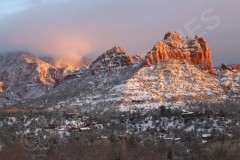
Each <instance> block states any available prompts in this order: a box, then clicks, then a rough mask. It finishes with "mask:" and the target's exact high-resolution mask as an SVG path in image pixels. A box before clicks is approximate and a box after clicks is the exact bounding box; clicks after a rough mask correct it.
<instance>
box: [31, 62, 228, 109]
mask: <svg viewBox="0 0 240 160" xmlns="http://www.w3.org/2000/svg"><path fill="white" fill-rule="evenodd" d="M227 98H228V96H227V94H226V93H225V90H224V89H223V87H222V86H221V82H220V81H219V80H218V79H217V77H215V76H212V75H210V74H208V73H205V72H204V71H202V70H200V69H198V68H197V67H195V66H194V65H192V64H189V63H188V62H185V63H184V64H183V63H182V62H179V61H177V60H169V61H167V62H161V63H159V64H156V65H153V66H152V67H150V68H148V67H143V66H141V65H139V64H135V65H131V66H123V67H119V68H115V69H114V70H112V71H108V72H99V73H98V74H96V75H92V74H91V72H90V71H89V72H88V73H86V75H85V76H82V77H80V78H78V79H74V80H72V81H68V82H65V83H63V84H62V85H60V86H58V87H57V88H55V89H53V90H52V91H51V92H50V93H49V94H47V95H46V96H44V97H42V98H41V99H39V100H38V101H34V102H31V103H29V104H31V105H32V106H48V107H49V106H51V107H53V108H59V107H67V108H75V109H79V110H85V111H91V110H96V109H97V110H109V109H120V110H128V109H132V108H135V107H137V108H144V109H151V108H157V107H160V106H161V105H166V106H172V107H176V106H179V107H184V106H186V105H187V104H195V103H200V102H203V103H215V102H221V101H224V100H225V99H227Z"/></svg>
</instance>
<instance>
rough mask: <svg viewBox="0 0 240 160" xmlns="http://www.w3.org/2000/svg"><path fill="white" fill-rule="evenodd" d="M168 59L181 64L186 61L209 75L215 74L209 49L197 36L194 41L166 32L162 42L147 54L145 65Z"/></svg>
mask: <svg viewBox="0 0 240 160" xmlns="http://www.w3.org/2000/svg"><path fill="white" fill-rule="evenodd" d="M169 59H177V60H180V61H182V62H184V60H186V61H188V62H190V63H192V64H195V65H196V66H198V67H199V68H201V69H203V70H207V71H208V72H209V73H211V74H215V71H214V68H213V63H212V54H211V49H210V48H209V47H208V44H207V42H206V40H205V39H204V38H202V37H200V36H198V35H197V36H196V37H195V38H194V39H188V37H184V36H182V35H180V34H179V33H178V32H168V33H167V34H166V35H165V37H164V40H162V41H160V42H158V43H157V44H156V45H155V46H154V47H153V49H152V50H151V51H150V52H148V53H147V56H146V58H145V60H146V61H145V64H146V65H147V66H151V65H152V64H156V63H159V62H161V61H168V60H169Z"/></svg>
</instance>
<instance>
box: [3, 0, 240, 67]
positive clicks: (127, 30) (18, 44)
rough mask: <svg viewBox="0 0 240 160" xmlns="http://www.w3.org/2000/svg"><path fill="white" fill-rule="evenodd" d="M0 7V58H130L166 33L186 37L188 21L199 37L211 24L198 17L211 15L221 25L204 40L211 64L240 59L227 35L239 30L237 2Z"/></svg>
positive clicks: (62, 0) (68, 0) (61, 0)
mask: <svg viewBox="0 0 240 160" xmlns="http://www.w3.org/2000/svg"><path fill="white" fill-rule="evenodd" d="M2 2H4V3H2ZM0 4H1V5H0V6H5V7H2V8H1V9H3V10H4V12H3V13H4V14H2V17H4V18H2V19H1V18H0V52H1V51H2V52H6V51H13V50H28V51H30V52H34V53H37V54H49V55H55V56H59V57H76V56H79V55H81V56H83V55H86V54H87V55H88V56H92V57H96V56H97V55H99V54H100V53H102V52H104V51H105V50H106V49H109V48H111V47H113V46H114V45H120V46H123V47H124V48H126V50H127V51H128V52H130V53H132V54H143V53H145V52H147V51H149V50H150V49H151V48H152V46H153V45H154V44H155V43H156V42H157V41H159V40H161V39H162V38H163V36H164V34H165V33H166V32H167V31H175V30H178V29H182V30H183V31H184V32H186V29H185V26H186V24H188V23H189V22H191V21H193V20H194V23H193V25H192V26H191V27H193V28H194V27H196V26H200V29H199V30H197V31H195V32H194V34H197V33H201V32H202V31H205V28H206V27H207V26H209V25H212V24H213V22H214V21H208V22H207V21H202V19H201V15H202V13H203V12H204V11H206V10H208V9H211V10H212V11H213V12H212V13H210V14H209V15H210V16H218V17H219V18H220V20H221V23H220V24H219V25H218V26H217V27H216V28H214V29H212V30H207V34H206V35H205V37H206V38H207V40H208V41H209V45H210V47H211V48H212V50H213V56H214V57H213V58H214V62H215V64H216V65H218V64H220V63H221V62H225V63H238V62H237V60H239V59H240V58H239V54H238V53H237V52H238V46H239V45H240V44H239V41H238V36H237V34H232V33H234V32H235V33H238V28H239V25H240V23H239V22H238V21H237V20H236V19H237V18H238V15H239V13H240V11H239V10H238V7H237V6H239V4H240V3H239V2H238V1H237V0H232V1H231V2H219V1H218V0H212V1H207V0H202V1H192V0H186V1H184V2H174V3H173V2H172V1H164V0H149V1H139V0H116V1H112V0H92V1H85V0H38V1H33V0H19V1H14V3H13V1H12V2H11V3H10V1H8V0H3V1H1V2H0ZM2 4H4V5H2ZM6 13H8V14H6ZM0 17H1V12H0ZM229 17H231V18H229ZM208 18H209V17H208ZM234 19H235V20H234ZM187 34H188V33H187ZM188 35H189V34H188ZM236 57H237V58H236ZM73 59H75V58H73Z"/></svg>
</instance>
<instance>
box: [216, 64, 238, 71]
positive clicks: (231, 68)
mask: <svg viewBox="0 0 240 160" xmlns="http://www.w3.org/2000/svg"><path fill="white" fill-rule="evenodd" d="M221 68H222V69H223V70H229V71H233V70H237V71H240V65H232V66H227V65H226V64H224V63H223V64H222V65H221Z"/></svg>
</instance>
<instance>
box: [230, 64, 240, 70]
mask: <svg viewBox="0 0 240 160" xmlns="http://www.w3.org/2000/svg"><path fill="white" fill-rule="evenodd" d="M231 68H232V70H238V71H240V64H239V65H234V66H231Z"/></svg>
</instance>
